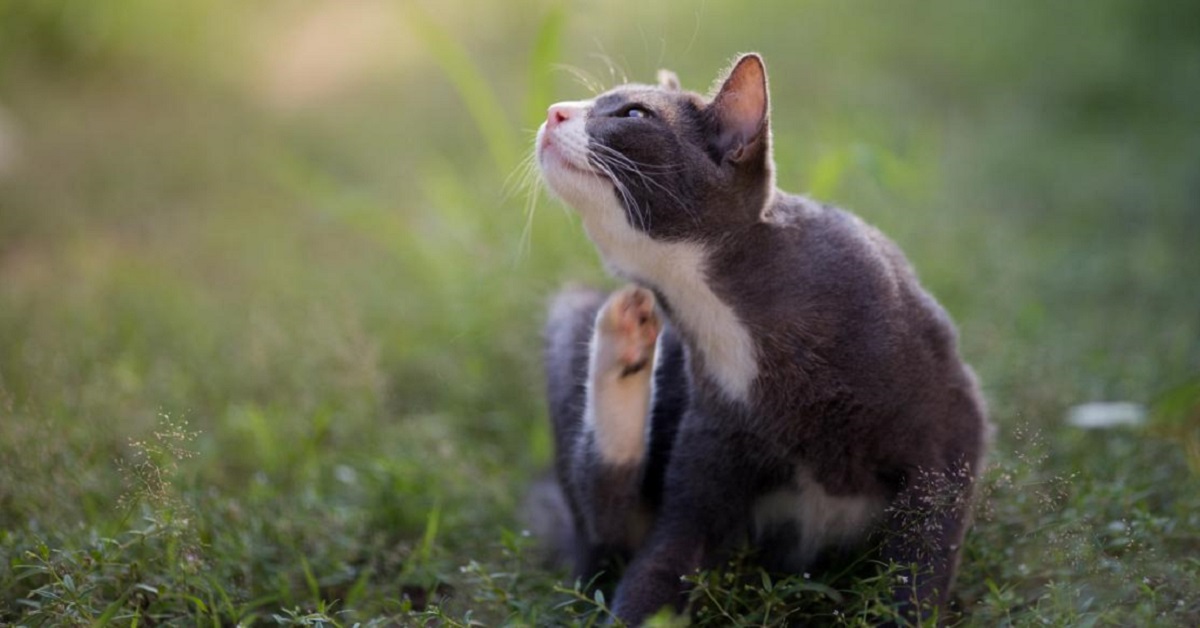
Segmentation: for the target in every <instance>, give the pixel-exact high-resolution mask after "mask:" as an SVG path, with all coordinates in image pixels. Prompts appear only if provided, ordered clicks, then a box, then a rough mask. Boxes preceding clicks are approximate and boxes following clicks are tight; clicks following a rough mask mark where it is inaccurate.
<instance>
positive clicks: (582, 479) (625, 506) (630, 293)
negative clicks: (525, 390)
mask: <svg viewBox="0 0 1200 628" xmlns="http://www.w3.org/2000/svg"><path fill="white" fill-rule="evenodd" d="M661 329H662V325H661V322H660V319H659V318H658V315H657V313H656V312H655V300H654V295H653V294H652V293H651V292H649V291H648V290H645V289H643V288H638V287H636V286H627V287H625V288H623V289H621V290H618V291H616V292H614V293H612V294H610V295H607V296H606V295H604V294H602V293H598V292H594V291H591V290H583V289H568V290H565V291H564V292H562V293H560V294H559V295H558V296H557V297H556V299H555V302H554V305H553V306H552V307H551V312H550V321H549V323H548V325H547V354H546V370H547V373H546V376H547V383H548V386H549V395H550V414H551V418H552V419H553V421H554V428H555V448H556V456H555V459H556V470H557V475H558V481H559V484H560V486H561V487H562V490H563V494H564V496H565V497H566V501H567V502H568V504H569V506H570V510H571V516H572V520H573V522H574V528H575V530H574V535H573V536H574V540H573V543H572V545H573V546H574V550H573V552H572V553H573V555H574V556H573V562H574V571H575V576H576V577H577V578H580V579H581V580H583V581H584V582H588V581H590V580H591V579H592V578H593V577H594V576H595V575H596V574H598V573H600V572H602V571H605V572H608V575H609V576H612V575H615V574H614V571H615V569H614V568H615V567H617V566H619V565H620V563H622V562H624V561H627V560H628V559H629V558H630V557H631V556H632V554H633V552H634V551H635V550H636V549H637V547H638V546H639V545H640V543H641V539H642V537H643V536H644V534H645V530H646V529H647V528H648V527H649V519H650V514H649V512H650V508H649V506H648V504H647V503H646V496H645V495H644V489H643V481H644V476H645V473H646V459H647V456H648V443H647V440H648V431H649V430H648V427H649V423H650V414H651V410H650V405H651V399H652V381H653V372H654V363H655V355H656V342H657V338H658V336H659V334H660V332H661Z"/></svg>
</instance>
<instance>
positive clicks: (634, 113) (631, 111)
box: [624, 105, 650, 118]
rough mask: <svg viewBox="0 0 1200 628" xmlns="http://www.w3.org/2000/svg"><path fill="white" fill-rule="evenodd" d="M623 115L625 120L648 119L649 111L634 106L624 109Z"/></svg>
mask: <svg viewBox="0 0 1200 628" xmlns="http://www.w3.org/2000/svg"><path fill="white" fill-rule="evenodd" d="M624 115H625V117H626V118H649V117H650V110H649V109H646V108H645V107H639V106H637V105H634V106H632V107H630V108H628V109H626V110H625V113H624Z"/></svg>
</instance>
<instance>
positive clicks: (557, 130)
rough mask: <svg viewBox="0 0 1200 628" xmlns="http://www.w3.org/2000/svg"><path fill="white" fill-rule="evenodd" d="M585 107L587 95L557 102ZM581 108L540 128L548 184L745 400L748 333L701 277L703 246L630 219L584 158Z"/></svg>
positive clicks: (726, 387) (752, 366) (749, 371)
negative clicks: (656, 295) (655, 234)
mask: <svg viewBox="0 0 1200 628" xmlns="http://www.w3.org/2000/svg"><path fill="white" fill-rule="evenodd" d="M562 104H563V105H569V106H572V107H576V106H577V107H591V103H590V102H585V103H562ZM584 122H585V121H584V116H583V115H579V116H575V117H572V118H570V119H568V120H566V121H564V122H562V123H560V124H558V125H556V126H555V127H554V129H547V128H546V125H544V124H543V125H542V128H541V129H539V130H538V140H537V151H538V161H539V163H540V165H541V168H542V172H543V174H544V175H545V178H546V183H547V184H548V185H549V187H550V189H551V190H552V191H553V192H554V193H555V194H557V195H558V196H559V197H561V198H562V199H563V200H564V201H566V202H567V204H569V205H571V206H572V207H574V208H575V209H576V210H577V211H578V212H579V213H580V215H581V216H582V217H583V225H584V228H585V229H586V230H587V233H588V237H590V238H591V240H592V242H593V243H594V244H595V245H596V248H597V249H599V251H600V256H601V258H602V259H603V260H604V263H605V265H606V266H607V267H608V269H609V271H610V272H612V273H613V274H615V275H618V276H620V277H624V278H627V279H630V280H632V281H636V282H639V283H642V284H645V285H648V286H651V287H653V288H655V289H657V290H659V291H660V292H662V294H663V296H664V297H666V299H667V301H668V302H669V303H670V305H671V310H672V313H673V315H674V322H675V324H676V325H678V326H679V327H680V328H682V329H684V330H686V331H687V333H688V334H689V335H690V336H691V338H692V339H693V340H694V342H695V345H696V347H695V348H696V349H697V350H698V351H699V352H700V353H701V356H700V357H701V358H702V360H703V363H704V368H705V371H706V373H707V374H708V376H709V377H711V378H712V380H713V381H715V382H716V384H717V385H718V386H719V387H720V388H721V391H722V392H724V393H725V395H726V396H727V397H728V398H729V399H730V400H733V401H741V402H746V401H748V400H749V397H750V389H751V386H752V385H753V384H754V380H755V379H757V378H758V360H757V356H756V349H755V345H754V340H753V339H752V338H751V337H750V332H749V331H748V330H747V329H746V327H745V325H743V324H742V322H741V320H740V319H738V317H737V314H735V313H734V311H733V309H732V308H731V307H729V305H728V304H726V303H725V302H723V301H721V300H720V299H719V298H717V295H716V294H714V293H713V291H712V289H711V288H709V286H708V282H707V281H706V279H705V272H706V266H707V264H708V253H707V251H705V250H704V247H703V246H701V245H699V244H697V243H693V242H660V241H657V240H654V239H652V238H650V236H648V235H646V234H645V233H642V232H641V231H638V230H637V229H634V228H633V227H632V226H630V224H629V222H628V220H627V219H626V217H625V209H624V208H623V207H622V206H621V203H620V202H619V201H618V200H617V196H616V192H615V190H614V186H613V184H612V182H611V181H610V180H609V179H607V178H605V177H603V176H601V175H600V174H598V173H597V172H596V171H595V170H594V169H593V168H592V167H591V166H590V165H589V163H588V159H587V156H588V147H587V146H588V136H587V131H586V129H585V124H584Z"/></svg>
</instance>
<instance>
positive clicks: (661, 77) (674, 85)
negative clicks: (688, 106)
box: [658, 70, 682, 92]
mask: <svg viewBox="0 0 1200 628" xmlns="http://www.w3.org/2000/svg"><path fill="white" fill-rule="evenodd" d="M658 86H659V87H661V88H663V89H669V90H671V91H673V92H677V91H679V90H680V89H682V88H681V87H680V85H679V77H678V76H675V73H674V72H672V71H670V70H659V71H658Z"/></svg>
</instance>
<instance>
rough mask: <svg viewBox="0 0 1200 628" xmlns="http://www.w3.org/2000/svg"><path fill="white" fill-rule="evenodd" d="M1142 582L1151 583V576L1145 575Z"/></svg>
mask: <svg viewBox="0 0 1200 628" xmlns="http://www.w3.org/2000/svg"><path fill="white" fill-rule="evenodd" d="M1142 584H1150V577H1149V576H1144V577H1143V578H1142Z"/></svg>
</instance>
